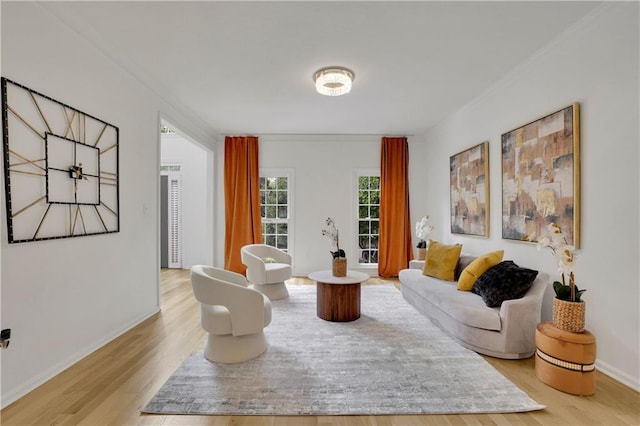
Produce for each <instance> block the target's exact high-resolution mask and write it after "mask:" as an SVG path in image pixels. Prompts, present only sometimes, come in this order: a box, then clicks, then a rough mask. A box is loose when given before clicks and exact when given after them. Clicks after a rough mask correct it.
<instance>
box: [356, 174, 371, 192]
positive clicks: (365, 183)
mask: <svg viewBox="0 0 640 426" xmlns="http://www.w3.org/2000/svg"><path fill="white" fill-rule="evenodd" d="M358 189H369V179H368V178H367V177H366V176H360V177H359V178H358Z"/></svg>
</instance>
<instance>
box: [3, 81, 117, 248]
mask: <svg viewBox="0 0 640 426" xmlns="http://www.w3.org/2000/svg"><path fill="white" fill-rule="evenodd" d="M2 128H3V130H4V131H3V154H4V183H5V201H6V212H7V234H8V239H9V243H22V242H27V241H38V240H50V239H58V238H70V237H82V236H87V235H96V234H105V233H112V232H119V230H120V202H119V189H120V187H119V177H118V172H119V170H118V168H119V163H118V142H119V130H118V128H117V127H115V126H113V125H111V124H109V123H107V122H105V121H102V120H100V119H98V118H95V117H92V116H91V115H89V114H85V113H84V112H82V111H79V110H77V109H75V108H72V107H70V106H68V105H65V104H63V103H61V102H58V101H56V100H54V99H52V98H50V97H48V96H45V95H43V94H41V93H38V92H36V91H33V90H31V89H29V88H27V87H25V86H22V85H20V84H18V83H15V82H13V81H11V80H9V79H6V78H4V77H3V78H2Z"/></svg>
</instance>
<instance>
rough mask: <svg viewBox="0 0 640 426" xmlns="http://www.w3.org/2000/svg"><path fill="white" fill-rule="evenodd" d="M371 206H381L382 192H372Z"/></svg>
mask: <svg viewBox="0 0 640 426" xmlns="http://www.w3.org/2000/svg"><path fill="white" fill-rule="evenodd" d="M370 197H371V204H380V191H371V195H370Z"/></svg>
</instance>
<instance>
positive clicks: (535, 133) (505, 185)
mask: <svg viewBox="0 0 640 426" xmlns="http://www.w3.org/2000/svg"><path fill="white" fill-rule="evenodd" d="M550 223H557V224H558V225H559V226H560V228H561V229H562V231H563V233H564V234H565V236H566V238H567V242H568V244H571V245H573V246H575V247H576V248H578V247H579V244H580V114H579V105H578V103H574V104H572V105H570V106H568V107H566V108H563V109H561V110H559V111H556V112H554V113H552V114H549V115H547V116H545V117H542V118H539V119H537V120H535V121H532V122H531V123H529V124H525V125H524V126H521V127H518V128H517V129H514V130H511V131H509V132H507V133H505V134H503V135H502V238H503V239H508V240H518V241H530V242H536V241H537V238H538V237H539V236H540V235H544V234H546V233H547V226H548V225H549V224H550Z"/></svg>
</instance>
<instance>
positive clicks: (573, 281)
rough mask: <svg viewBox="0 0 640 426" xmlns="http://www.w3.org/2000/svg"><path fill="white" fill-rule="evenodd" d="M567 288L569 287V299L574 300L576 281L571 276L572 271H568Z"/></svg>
mask: <svg viewBox="0 0 640 426" xmlns="http://www.w3.org/2000/svg"><path fill="white" fill-rule="evenodd" d="M569 288H570V289H571V301H572V302H575V301H576V282H575V279H574V276H573V271H571V272H569Z"/></svg>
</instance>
